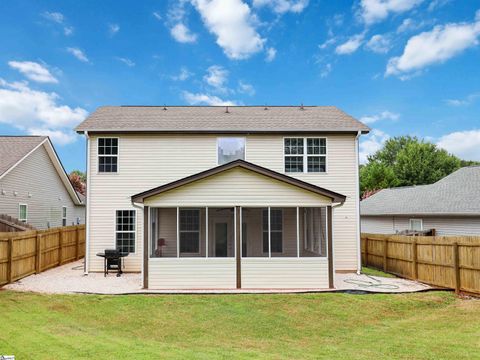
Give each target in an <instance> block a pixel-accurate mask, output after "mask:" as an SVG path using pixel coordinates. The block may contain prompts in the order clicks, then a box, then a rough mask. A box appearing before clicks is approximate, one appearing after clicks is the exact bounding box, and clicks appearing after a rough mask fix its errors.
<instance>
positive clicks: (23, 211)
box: [18, 204, 28, 223]
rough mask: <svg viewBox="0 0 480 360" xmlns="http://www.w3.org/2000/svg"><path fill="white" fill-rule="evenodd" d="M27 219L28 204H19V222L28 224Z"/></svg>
mask: <svg viewBox="0 0 480 360" xmlns="http://www.w3.org/2000/svg"><path fill="white" fill-rule="evenodd" d="M27 217H28V207H27V204H19V205H18V220H20V221H21V222H24V223H26V222H27Z"/></svg>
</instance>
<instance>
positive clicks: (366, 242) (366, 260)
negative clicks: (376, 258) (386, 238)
mask: <svg viewBox="0 0 480 360" xmlns="http://www.w3.org/2000/svg"><path fill="white" fill-rule="evenodd" d="M364 239H365V256H364V260H363V266H368V237H365V238H364Z"/></svg>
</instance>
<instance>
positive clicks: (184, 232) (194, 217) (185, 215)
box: [179, 209, 200, 253]
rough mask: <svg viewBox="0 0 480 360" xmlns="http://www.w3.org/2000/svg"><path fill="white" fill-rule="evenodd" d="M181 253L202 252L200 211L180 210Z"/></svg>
mask: <svg viewBox="0 0 480 360" xmlns="http://www.w3.org/2000/svg"><path fill="white" fill-rule="evenodd" d="M179 215H180V224H179V225H180V226H179V232H180V253H199V252H200V210H198V209H184V210H180V214H179Z"/></svg>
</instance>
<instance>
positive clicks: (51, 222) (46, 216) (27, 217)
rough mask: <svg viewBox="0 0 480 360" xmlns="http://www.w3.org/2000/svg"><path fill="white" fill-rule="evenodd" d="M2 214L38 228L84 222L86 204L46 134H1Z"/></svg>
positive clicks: (0, 183)
mask: <svg viewBox="0 0 480 360" xmlns="http://www.w3.org/2000/svg"><path fill="white" fill-rule="evenodd" d="M0 215H8V216H11V217H13V218H16V219H18V220H20V221H22V222H26V223H28V224H29V225H31V226H33V227H35V228H37V229H46V228H49V227H58V226H62V225H63V226H66V225H72V224H77V223H82V224H83V223H85V206H84V203H83V202H82V201H81V200H80V198H79V195H78V194H77V192H76V191H75V190H74V188H73V186H72V184H71V183H70V180H69V179H68V176H67V174H66V173H65V170H64V168H63V166H62V163H61V162H60V159H59V158H58V156H57V154H56V152H55V149H54V148H53V145H52V143H51V142H50V139H49V138H48V137H46V136H0Z"/></svg>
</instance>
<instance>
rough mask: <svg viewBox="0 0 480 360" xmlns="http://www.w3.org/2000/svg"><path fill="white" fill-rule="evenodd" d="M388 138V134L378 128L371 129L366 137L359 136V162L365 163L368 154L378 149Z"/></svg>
mask: <svg viewBox="0 0 480 360" xmlns="http://www.w3.org/2000/svg"><path fill="white" fill-rule="evenodd" d="M389 138H390V136H389V135H388V134H385V133H384V132H383V131H381V130H378V129H373V130H372V131H371V132H370V133H369V134H368V135H367V136H366V137H361V138H360V146H359V148H360V149H359V153H358V156H359V160H360V164H365V163H366V162H367V158H368V156H369V155H373V154H374V153H376V152H377V151H378V150H380V149H381V148H382V146H383V144H385V141H387V140H388V139H389Z"/></svg>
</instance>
